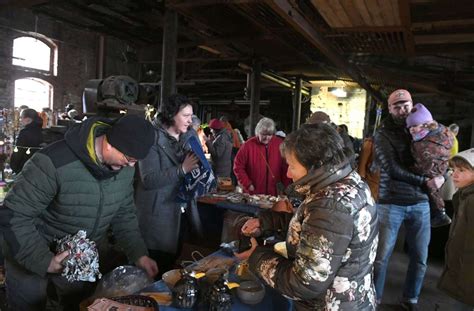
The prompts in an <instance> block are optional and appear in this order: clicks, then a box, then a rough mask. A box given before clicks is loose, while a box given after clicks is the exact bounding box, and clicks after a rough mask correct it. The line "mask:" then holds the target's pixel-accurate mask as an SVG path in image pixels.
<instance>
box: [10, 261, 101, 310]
mask: <svg viewBox="0 0 474 311" xmlns="http://www.w3.org/2000/svg"><path fill="white" fill-rule="evenodd" d="M5 268H6V282H5V285H6V290H7V299H8V304H9V307H10V310H15V311H23V310H25V311H35V310H45V308H46V301H47V300H48V299H49V300H50V301H53V302H54V305H58V307H57V308H55V309H56V310H67V311H69V310H73V311H74V310H79V304H80V303H81V302H82V301H83V300H84V299H86V298H88V297H89V296H91V295H92V293H93V292H94V289H95V286H96V283H91V282H68V281H67V280H66V278H64V277H62V276H61V275H59V274H48V275H47V276H46V277H41V276H39V275H37V274H35V273H32V272H30V271H28V270H26V269H25V268H23V267H21V266H20V265H18V264H17V263H15V262H13V261H10V260H8V259H5Z"/></svg>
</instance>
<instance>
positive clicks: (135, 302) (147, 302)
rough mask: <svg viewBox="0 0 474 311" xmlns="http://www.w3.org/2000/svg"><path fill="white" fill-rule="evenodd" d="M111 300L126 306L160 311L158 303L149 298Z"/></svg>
mask: <svg viewBox="0 0 474 311" xmlns="http://www.w3.org/2000/svg"><path fill="white" fill-rule="evenodd" d="M110 299H112V300H114V301H117V302H119V303H123V304H126V305H131V306H137V307H148V308H153V309H154V310H155V311H159V310H160V309H159V307H158V303H157V302H156V301H155V299H153V298H151V297H148V296H143V295H130V296H120V297H113V298H110Z"/></svg>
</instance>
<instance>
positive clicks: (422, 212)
mask: <svg viewBox="0 0 474 311" xmlns="http://www.w3.org/2000/svg"><path fill="white" fill-rule="evenodd" d="M412 108H413V101H412V99H411V95H410V93H409V92H408V91H407V90H396V91H395V92H393V93H392V94H390V96H389V98H388V111H389V114H390V115H389V116H388V117H387V118H386V119H385V120H384V121H383V123H382V125H381V127H380V128H379V129H378V131H377V133H376V135H375V138H374V141H375V157H376V161H377V163H378V165H379V167H380V185H379V197H378V202H377V213H378V216H379V245H378V249H377V256H376V259H375V262H374V281H375V290H376V298H377V302H378V303H380V302H381V300H382V294H383V288H384V284H385V276H386V273H387V265H388V262H389V259H390V256H391V254H392V251H393V248H394V246H395V242H396V240H397V235H398V230H399V229H400V226H401V225H402V224H404V225H405V230H406V235H407V237H409V238H408V239H407V240H406V242H407V244H408V255H409V257H410V262H409V265H408V271H407V276H406V279H405V288H404V291H403V301H402V306H403V307H404V308H405V309H406V310H418V309H417V303H418V297H419V295H420V291H421V287H422V285H423V278H424V276H425V271H426V267H427V265H426V261H427V258H428V244H429V242H430V235H431V231H430V230H431V228H430V207H429V203H428V195H427V193H426V192H425V186H427V185H429V186H430V188H434V187H437V188H439V187H441V184H442V183H443V181H444V179H443V178H442V177H441V178H438V177H436V178H433V179H428V178H427V177H423V176H421V175H417V174H415V173H413V172H412V171H410V168H412V167H413V165H414V160H413V157H412V155H411V152H410V145H411V136H410V133H409V132H408V129H407V128H406V125H405V120H406V118H407V116H408V114H409V113H410V111H411V110H412Z"/></svg>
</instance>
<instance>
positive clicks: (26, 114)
mask: <svg viewBox="0 0 474 311" xmlns="http://www.w3.org/2000/svg"><path fill="white" fill-rule="evenodd" d="M20 116H21V117H22V118H30V119H31V120H33V121H34V120H35V119H36V117H37V116H38V112H36V110H34V109H31V108H27V109H23V110H22V111H21V112H20Z"/></svg>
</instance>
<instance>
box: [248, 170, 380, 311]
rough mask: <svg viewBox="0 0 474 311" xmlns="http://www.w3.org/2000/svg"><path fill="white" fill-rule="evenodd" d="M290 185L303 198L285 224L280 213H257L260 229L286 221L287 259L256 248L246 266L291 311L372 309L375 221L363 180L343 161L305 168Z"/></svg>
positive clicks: (265, 249) (373, 304) (376, 236)
mask: <svg viewBox="0 0 474 311" xmlns="http://www.w3.org/2000/svg"><path fill="white" fill-rule="evenodd" d="M294 189H295V191H297V192H299V193H300V194H302V195H304V196H305V200H304V202H303V203H302V205H301V206H300V207H299V208H298V210H297V212H296V213H295V215H294V216H293V217H292V218H291V220H290V221H289V224H288V223H287V224H283V221H281V220H282V219H284V218H285V216H286V215H284V214H286V213H264V214H262V215H260V216H259V219H260V224H261V228H262V230H264V231H268V230H269V229H274V230H278V229H282V226H285V225H286V226H285V227H284V228H283V230H288V233H287V238H286V245H287V251H288V259H286V258H284V257H282V256H280V255H278V254H276V253H274V252H273V251H272V250H271V249H268V248H264V247H257V249H256V250H255V251H254V252H253V254H252V256H251V257H250V258H249V264H250V268H251V270H252V271H253V272H254V273H256V274H257V275H258V276H259V277H260V278H262V279H263V280H264V281H265V282H266V283H267V285H268V286H271V287H273V288H275V289H276V290H278V291H279V292H280V293H281V294H283V295H284V296H286V297H288V298H290V299H292V300H294V301H295V306H296V309H297V310H334V311H335V310H375V289H374V286H373V263H374V260H375V255H376V250H377V242H378V225H377V222H378V220H377V213H376V208H375V204H374V201H373V199H372V196H371V194H370V190H369V187H368V186H367V184H366V183H365V182H364V181H363V180H362V179H361V177H360V176H359V174H357V173H356V172H355V171H352V172H351V168H350V165H349V164H348V163H346V164H345V165H343V166H341V167H340V168H339V169H337V168H334V169H332V170H331V169H328V168H327V167H322V168H319V169H317V170H315V171H312V172H311V171H310V173H308V174H307V175H306V176H305V177H303V178H302V179H300V180H299V181H297V182H296V183H295V184H294ZM271 227H273V228H271ZM277 227H280V228H277Z"/></svg>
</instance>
